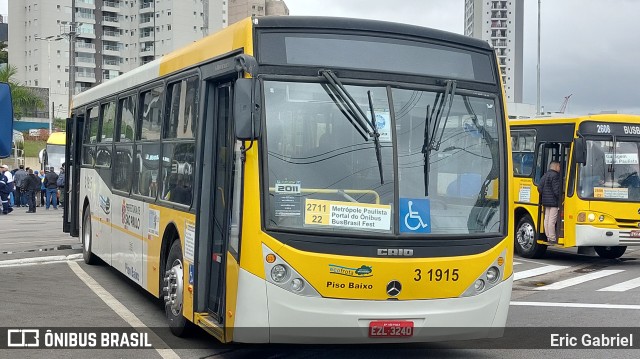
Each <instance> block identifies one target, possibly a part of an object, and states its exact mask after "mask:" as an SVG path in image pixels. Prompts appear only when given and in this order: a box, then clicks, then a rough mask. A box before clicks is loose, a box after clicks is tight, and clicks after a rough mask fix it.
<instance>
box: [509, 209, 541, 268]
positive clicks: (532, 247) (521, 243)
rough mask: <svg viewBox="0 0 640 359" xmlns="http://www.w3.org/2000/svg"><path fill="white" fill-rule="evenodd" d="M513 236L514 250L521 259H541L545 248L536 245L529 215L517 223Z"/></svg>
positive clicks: (535, 233) (534, 229) (534, 232)
mask: <svg viewBox="0 0 640 359" xmlns="http://www.w3.org/2000/svg"><path fill="white" fill-rule="evenodd" d="M514 234H515V235H514V242H515V243H514V246H515V250H516V253H518V254H519V255H520V256H521V257H524V258H542V257H543V256H544V253H545V252H546V251H547V246H546V245H544V244H539V243H538V241H537V239H538V236H537V232H536V227H535V226H534V224H533V221H532V220H531V217H530V216H529V215H526V216H524V217H522V218H521V219H520V221H518V224H517V225H516V230H515V233H514Z"/></svg>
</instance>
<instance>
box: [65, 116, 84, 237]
mask: <svg viewBox="0 0 640 359" xmlns="http://www.w3.org/2000/svg"><path fill="white" fill-rule="evenodd" d="M83 129H84V115H79V116H78V115H74V116H73V117H72V118H68V119H67V134H66V135H67V138H66V141H65V147H66V148H65V159H64V162H65V176H66V177H65V184H64V193H63V195H64V203H65V206H64V207H63V209H64V214H63V215H64V219H63V222H62V230H63V231H64V232H65V233H69V235H71V236H73V237H78V235H79V231H80V208H79V206H80V199H79V196H78V195H77V194H79V189H78V188H76V189H74V187H73V186H74V184H76V183H80V182H79V181H80V165H81V163H82V161H80V153H81V152H82V134H83Z"/></svg>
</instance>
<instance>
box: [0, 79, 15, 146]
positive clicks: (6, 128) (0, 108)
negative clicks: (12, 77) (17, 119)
mask: <svg viewBox="0 0 640 359" xmlns="http://www.w3.org/2000/svg"><path fill="white" fill-rule="evenodd" d="M12 143H13V103H12V101H11V89H10V88H9V84H7V83H4V82H0V158H6V157H9V156H11V144H12Z"/></svg>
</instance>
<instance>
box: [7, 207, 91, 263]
mask: <svg viewBox="0 0 640 359" xmlns="http://www.w3.org/2000/svg"><path fill="white" fill-rule="evenodd" d="M27 210H28V208H27V207H14V208H13V212H11V213H10V214H8V215H0V260H8V259H16V258H26V257H35V256H44V255H62V254H63V253H61V252H59V251H65V255H68V254H72V253H78V252H81V251H82V248H81V246H80V240H79V239H78V238H74V237H71V236H69V234H68V233H63V232H62V215H63V213H64V210H63V208H61V207H59V208H58V210H54V209H53V207H51V208H50V209H49V210H45V209H44V207H37V208H36V213H26V212H27ZM43 252H46V253H43Z"/></svg>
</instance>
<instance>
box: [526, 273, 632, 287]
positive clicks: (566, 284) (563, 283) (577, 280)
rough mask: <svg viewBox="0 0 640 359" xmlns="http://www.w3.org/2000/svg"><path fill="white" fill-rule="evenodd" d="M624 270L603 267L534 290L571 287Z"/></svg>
mask: <svg viewBox="0 0 640 359" xmlns="http://www.w3.org/2000/svg"><path fill="white" fill-rule="evenodd" d="M620 272H624V270H623V269H605V270H601V271H597V272H592V273H589V274H584V275H581V276H579V277H575V278H569V279H565V280H562V281H560V282H555V283H553V284H549V285H545V286H543V287H538V288H536V290H557V289H563V288H567V287H571V286H574V285H577V284H580V283H584V282H588V281H590V280H594V279H599V278H603V277H607V276H610V275H612V274H616V273H620Z"/></svg>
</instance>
